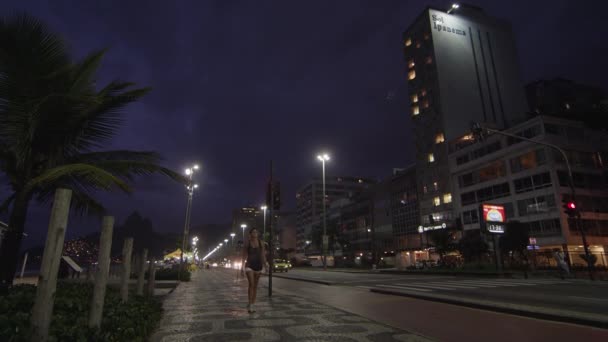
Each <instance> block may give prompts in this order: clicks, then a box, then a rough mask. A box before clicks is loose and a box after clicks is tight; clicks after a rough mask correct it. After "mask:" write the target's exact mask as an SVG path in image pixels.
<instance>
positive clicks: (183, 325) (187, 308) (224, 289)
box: [151, 270, 428, 342]
mask: <svg viewBox="0 0 608 342" xmlns="http://www.w3.org/2000/svg"><path fill="white" fill-rule="evenodd" d="M235 275H236V274H235V273H234V272H230V271H226V270H213V271H198V272H197V273H195V274H193V277H192V281H190V282H186V283H182V284H180V285H179V286H178V287H177V289H176V290H175V291H174V292H173V293H171V294H170V295H168V297H167V298H166V299H165V302H164V303H163V307H164V309H165V312H164V316H163V319H162V320H161V325H160V327H159V329H158V330H157V332H156V333H155V334H154V336H152V338H151V340H152V341H154V342H169V341H171V342H177V341H190V342H194V341H214V342H218V341H338V342H342V341H343V342H347V341H348V342H351V341H373V342H375V341H378V342H380V341H428V340H427V339H425V338H423V337H421V336H418V335H414V334H411V333H408V332H406V331H402V330H397V329H394V328H391V327H388V326H386V325H383V324H379V323H375V322H373V321H370V320H368V319H366V318H363V317H360V316H356V315H353V314H350V313H347V312H344V311H341V310H337V309H335V308H332V307H330V306H326V305H322V304H318V303H313V302H310V301H308V300H306V299H304V298H299V297H294V296H282V295H278V294H273V297H272V298H271V299H269V298H268V297H267V296H266V291H267V289H266V288H265V287H260V289H259V292H260V293H259V298H258V302H257V303H256V310H257V312H256V313H254V314H249V313H247V310H246V303H247V290H246V287H245V285H246V281H243V280H242V279H241V281H237V280H236V279H235V278H236V277H235Z"/></svg>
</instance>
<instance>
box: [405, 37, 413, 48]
mask: <svg viewBox="0 0 608 342" xmlns="http://www.w3.org/2000/svg"><path fill="white" fill-rule="evenodd" d="M410 45H412V39H411V38H408V39H406V40H405V46H410Z"/></svg>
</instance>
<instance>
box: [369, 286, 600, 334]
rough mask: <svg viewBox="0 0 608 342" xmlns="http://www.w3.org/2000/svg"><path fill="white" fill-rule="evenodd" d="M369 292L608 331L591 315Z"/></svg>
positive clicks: (378, 291)
mask: <svg viewBox="0 0 608 342" xmlns="http://www.w3.org/2000/svg"><path fill="white" fill-rule="evenodd" d="M369 291H370V292H374V293H380V294H386V295H393V296H402V297H411V298H416V299H422V300H429V301H434V302H440V303H446V304H452V305H459V306H466V307H470V308H474V309H482V310H488V311H495V312H501V313H507V314H512V315H517V316H525V317H531V318H538V319H544V320H549V321H557V322H563V323H572V324H579V325H586V326H591V327H595V328H602V329H608V320H606V319H604V320H601V319H595V317H590V316H592V314H579V313H573V314H574V315H573V316H568V315H564V314H560V313H559V312H556V311H554V310H552V309H540V308H536V307H532V306H527V305H514V304H503V303H496V302H486V301H479V300H469V299H467V300H464V299H456V298H450V297H447V296H442V295H428V294H419V293H410V292H400V291H392V290H384V289H378V288H371V289H370V290H369Z"/></svg>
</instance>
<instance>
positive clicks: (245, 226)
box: [241, 223, 247, 244]
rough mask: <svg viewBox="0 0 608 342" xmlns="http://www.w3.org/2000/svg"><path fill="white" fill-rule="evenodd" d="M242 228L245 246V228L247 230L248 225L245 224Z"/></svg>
mask: <svg viewBox="0 0 608 342" xmlns="http://www.w3.org/2000/svg"><path fill="white" fill-rule="evenodd" d="M241 228H243V244H244V243H245V228H247V225H246V224H244V223H243V224H242V225H241Z"/></svg>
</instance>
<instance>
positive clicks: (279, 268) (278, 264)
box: [272, 259, 289, 272]
mask: <svg viewBox="0 0 608 342" xmlns="http://www.w3.org/2000/svg"><path fill="white" fill-rule="evenodd" d="M272 266H273V267H272V270H273V271H274V272H288V271H289V263H288V262H287V260H283V259H274V262H273V263H272Z"/></svg>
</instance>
